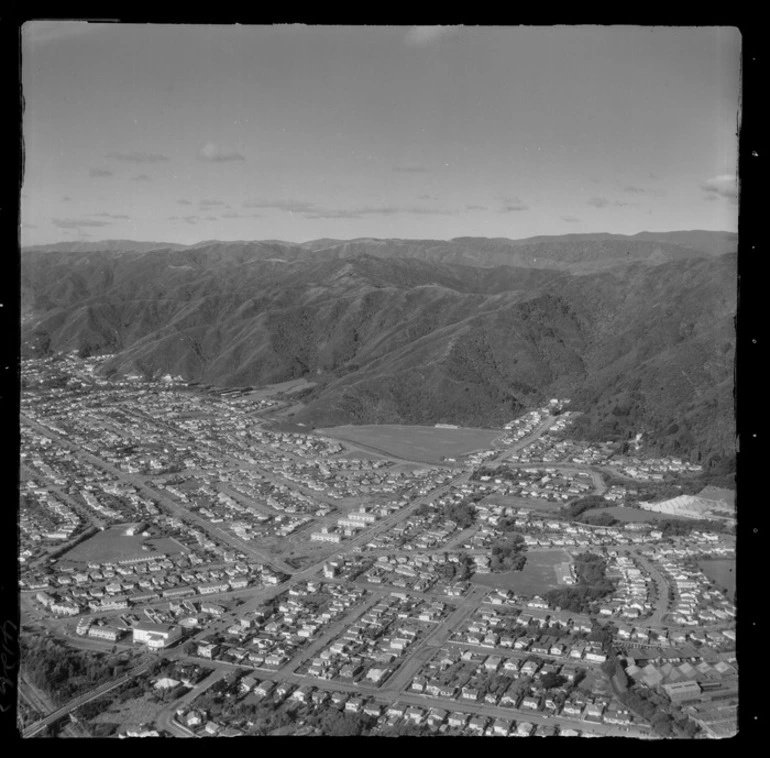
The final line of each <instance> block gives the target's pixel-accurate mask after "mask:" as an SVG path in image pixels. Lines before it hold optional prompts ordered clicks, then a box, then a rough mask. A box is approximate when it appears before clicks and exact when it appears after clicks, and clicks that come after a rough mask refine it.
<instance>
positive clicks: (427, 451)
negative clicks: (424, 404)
mask: <svg viewBox="0 0 770 758" xmlns="http://www.w3.org/2000/svg"><path fill="white" fill-rule="evenodd" d="M315 431H316V434H319V435H321V436H323V437H331V438H333V439H337V440H341V441H347V442H351V443H353V444H354V445H360V446H361V447H362V448H364V449H367V450H371V451H373V452H376V453H383V454H385V455H392V456H394V457H396V458H402V459H405V460H409V461H419V462H422V463H440V462H441V461H443V460H446V459H448V458H459V457H461V456H463V455H467V454H468V453H472V452H475V451H476V450H486V449H489V448H490V447H491V446H492V443H493V442H494V440H496V439H497V438H498V437H499V436H500V435H501V434H502V432H501V431H500V430H499V429H442V428H436V427H435V426H401V425H394V424H377V425H371V426H335V427H331V428H328V429H316V430H315Z"/></svg>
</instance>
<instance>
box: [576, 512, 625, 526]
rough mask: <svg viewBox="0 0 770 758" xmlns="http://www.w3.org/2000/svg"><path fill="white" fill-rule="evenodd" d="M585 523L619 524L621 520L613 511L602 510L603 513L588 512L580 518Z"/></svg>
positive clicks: (594, 524) (598, 524) (595, 524)
mask: <svg viewBox="0 0 770 758" xmlns="http://www.w3.org/2000/svg"><path fill="white" fill-rule="evenodd" d="M578 520H579V521H580V522H581V523H583V524H588V525H589V526H617V525H618V524H619V523H620V521H619V520H618V519H616V518H615V517H614V516H613V515H612V514H611V513H607V511H602V512H601V513H586V514H584V515H583V516H581V517H580V518H579V519H578Z"/></svg>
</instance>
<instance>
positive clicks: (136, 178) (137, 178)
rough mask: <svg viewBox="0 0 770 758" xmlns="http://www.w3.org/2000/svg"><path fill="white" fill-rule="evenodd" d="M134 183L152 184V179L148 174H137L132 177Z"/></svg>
mask: <svg viewBox="0 0 770 758" xmlns="http://www.w3.org/2000/svg"><path fill="white" fill-rule="evenodd" d="M131 181H132V182H151V181H152V179H150V177H149V176H147V174H137V175H136V176H132V177H131Z"/></svg>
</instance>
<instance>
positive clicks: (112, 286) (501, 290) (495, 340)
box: [22, 232, 737, 459]
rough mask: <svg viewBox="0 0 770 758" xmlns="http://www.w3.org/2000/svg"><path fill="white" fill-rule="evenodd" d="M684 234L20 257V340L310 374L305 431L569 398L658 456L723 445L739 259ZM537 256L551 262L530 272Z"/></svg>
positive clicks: (728, 436)
mask: <svg viewBox="0 0 770 758" xmlns="http://www.w3.org/2000/svg"><path fill="white" fill-rule="evenodd" d="M683 234H684V235H689V236H685V237H683V236H682V235H681V234H679V235H676V237H677V240H678V242H677V243H670V242H666V241H665V240H664V241H660V240H648V239H642V240H633V241H631V242H629V240H628V239H623V240H613V239H599V240H586V239H580V240H578V241H577V242H575V240H566V241H564V240H561V241H555V242H554V241H545V242H544V241H542V240H540V241H537V242H534V243H532V242H527V241H525V242H524V243H523V244H522V245H514V244H512V243H511V242H510V241H500V240H491V241H479V242H471V241H470V238H463V239H464V240H466V241H463V242H459V243H453V244H452V245H447V244H446V243H445V242H443V241H431V240H428V241H413V240H412V241H402V240H392V241H389V240H386V241H382V240H379V241H376V242H366V241H363V240H358V241H347V242H345V243H343V244H342V245H338V246H335V245H332V246H331V247H325V246H322V247H321V248H320V249H318V250H311V251H308V250H307V249H305V248H303V247H302V246H298V245H293V244H291V243H282V242H278V241H268V242H259V243H246V242H234V243H220V242H214V243H210V244H202V245H199V246H187V247H179V248H159V249H151V250H147V249H145V250H143V251H133V252H130V251H122V252H119V253H116V251H114V250H113V251H80V250H75V251H71V252H64V251H61V250H58V251H57V254H55V255H52V254H51V251H45V250H30V251H27V253H26V254H25V255H24V256H23V257H22V339H23V345H24V349H25V351H26V352H27V353H28V354H46V353H50V352H56V351H59V350H78V351H80V352H81V353H82V354H92V353H110V354H115V355H114V357H113V358H111V359H110V360H109V361H108V363H107V364H106V366H105V369H106V370H107V371H108V372H119V373H126V372H129V371H136V370H139V371H142V372H143V373H145V374H146V375H148V376H149V375H157V374H159V373H172V374H174V375H177V374H181V375H182V376H184V377H185V378H187V379H189V380H191V381H202V382H205V383H211V384H218V385H221V386H228V385H229V386H245V385H258V384H266V383H273V382H279V381H284V380H287V379H295V378H300V377H307V378H308V379H310V380H311V381H313V382H315V384H316V386H315V388H314V389H313V390H312V391H310V392H309V393H308V396H307V398H305V400H306V404H305V407H303V408H302V409H301V410H300V411H299V412H298V415H297V416H296V419H295V420H297V421H302V422H303V423H306V424H307V425H308V426H328V425H334V424H337V423H385V422H389V423H441V422H448V423H461V424H464V425H481V424H488V425H490V424H491V425H499V424H501V423H503V422H505V421H508V420H510V419H511V418H513V416H514V415H515V414H516V413H518V412H519V411H520V410H521V409H523V408H525V407H528V406H530V405H533V404H535V403H538V402H540V401H542V399H543V398H545V397H552V396H566V397H573V399H574V402H575V407H578V408H579V409H580V410H583V411H584V415H583V416H582V417H581V418H580V420H579V422H578V426H577V429H578V431H580V433H581V434H583V435H585V436H586V437H587V438H592V437H597V436H599V437H601V436H602V435H604V436H607V437H608V438H613V439H619V440H622V439H624V438H625V437H626V435H628V434H631V433H632V432H633V433H636V432H639V431H642V432H644V433H645V435H646V437H647V438H649V439H650V441H651V442H652V443H654V444H656V445H658V446H659V447H660V449H664V450H667V451H671V452H674V451H676V452H678V453H679V454H686V455H694V456H696V457H698V458H701V459H703V458H704V457H709V456H713V455H718V456H724V455H729V454H730V451H731V449H732V448H733V446H734V443H733V440H734V421H733V418H732V379H733V377H732V355H733V351H734V342H735V335H734V325H733V319H734V315H735V305H736V294H737V293H736V290H737V284H736V281H737V256H736V255H735V254H734V253H727V254H721V255H720V254H718V252H716V251H718V250H719V249H721V248H720V246H721V245H722V244H723V243H724V240H723V239H722V238H720V237H719V236H717V237H714V238H711V239H709V240H705V241H704V240H701V241H700V242H699V245H700V248H706V250H705V251H704V250H703V249H696V248H687V247H684V246H683V245H682V244H679V243H681V242H683V241H688V243H689V244H694V242H693V239H694V238H693V237H692V235H691V233H687V232H686V233H683ZM698 234H699V235H700V234H702V233H700V232H699V233H698ZM729 241H730V240H729V239H728V242H729ZM321 242H322V243H323V245H326V243H327V242H328V240H323V241H321ZM148 244H149V243H148ZM514 247H517V248H519V252H521V249H522V248H523V249H524V250H525V252H526V255H523V256H522V255H510V254H507V253H506V251H507V250H509V249H510V248H514ZM533 252H538V253H539V255H538V256H536V257H538V258H539V261H538V263H541V264H543V265H542V266H541V267H537V266H533V265H521V263H522V261H523V263H524V264H528V263H529V262H528V260H527V256H531V257H535V256H532V253H533ZM501 257H504V259H505V260H506V261H507V263H503V264H501V263H498V261H499V260H500V259H501ZM514 264H516V265H514Z"/></svg>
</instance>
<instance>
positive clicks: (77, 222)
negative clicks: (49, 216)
mask: <svg viewBox="0 0 770 758" xmlns="http://www.w3.org/2000/svg"><path fill="white" fill-rule="evenodd" d="M51 223H52V224H53V225H54V226H55V227H56V228H57V229H81V228H83V227H98V226H109V225H110V222H109V221H93V220H92V219H88V218H55V219H54V220H53V221H52V222H51Z"/></svg>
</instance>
